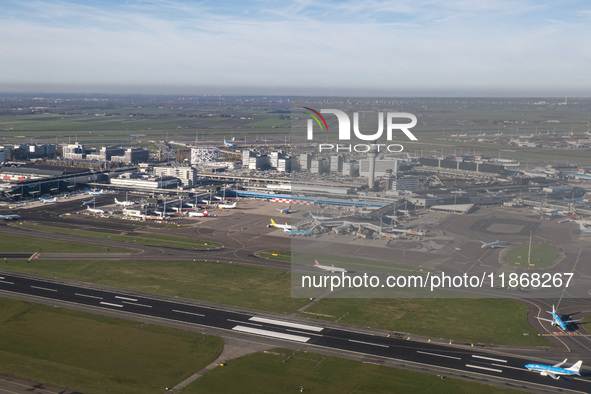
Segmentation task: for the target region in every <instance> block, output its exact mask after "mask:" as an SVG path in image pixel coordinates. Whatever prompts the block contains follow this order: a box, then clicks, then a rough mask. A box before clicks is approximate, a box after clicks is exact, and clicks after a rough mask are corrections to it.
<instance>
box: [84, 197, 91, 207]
mask: <svg viewBox="0 0 591 394" xmlns="http://www.w3.org/2000/svg"><path fill="white" fill-rule="evenodd" d="M93 202H94V198H93V199H92V200H88V201H82V206H85V205H90V204H92V203H93Z"/></svg>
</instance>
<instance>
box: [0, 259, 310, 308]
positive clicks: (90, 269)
mask: <svg viewBox="0 0 591 394" xmlns="http://www.w3.org/2000/svg"><path fill="white" fill-rule="evenodd" d="M2 268H4V269H10V270H15V271H21V272H28V273H33V274H38V275H44V276H57V277H60V278H65V279H73V280H80V281H85V282H91V283H99V284H103V285H109V286H115V287H121V288H125V289H132V290H138V291H145V292H149V293H157V294H165V295H172V296H179V297H186V298H193V299H197V300H203V301H210V302H217V303H221V304H227V305H236V306H241V307H245V308H253V309H260V310H267V311H271V312H278V313H292V312H294V311H295V310H297V309H298V308H299V307H301V306H303V305H305V304H306V303H307V301H306V300H304V299H298V298H291V297H290V276H289V273H288V272H286V271H279V270H273V269H263V268H254V267H245V266H241V265H234V264H227V263H216V262H205V261H196V262H194V261H91V260H88V261H44V260H37V261H35V262H33V263H30V264H21V263H17V262H12V261H8V262H6V263H3V264H2Z"/></svg>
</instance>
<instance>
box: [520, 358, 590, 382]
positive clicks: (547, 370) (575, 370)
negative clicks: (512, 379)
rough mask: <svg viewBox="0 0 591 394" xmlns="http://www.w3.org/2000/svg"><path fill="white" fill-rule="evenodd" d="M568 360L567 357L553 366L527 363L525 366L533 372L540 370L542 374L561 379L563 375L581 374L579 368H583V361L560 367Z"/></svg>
mask: <svg viewBox="0 0 591 394" xmlns="http://www.w3.org/2000/svg"><path fill="white" fill-rule="evenodd" d="M566 360H567V359H566V358H565V359H564V361H563V362H561V363H558V364H554V365H552V366H550V365H544V364H527V365H526V366H525V368H527V369H528V370H530V371H533V372H539V373H540V375H542V376H550V377H551V378H552V379H560V376H561V375H567V376H570V375H577V376H581V374H580V373H579V370H580V369H581V365H582V364H583V361H581V360H579V361H577V362H576V363H574V364H573V365H572V367H569V368H560V367H561V366H562V364H564V363H565V362H566Z"/></svg>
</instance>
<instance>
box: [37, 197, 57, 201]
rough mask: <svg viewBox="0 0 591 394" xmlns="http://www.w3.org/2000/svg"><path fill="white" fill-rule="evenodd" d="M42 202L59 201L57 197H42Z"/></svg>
mask: <svg viewBox="0 0 591 394" xmlns="http://www.w3.org/2000/svg"><path fill="white" fill-rule="evenodd" d="M40 200H41V202H57V197H54V198H40Z"/></svg>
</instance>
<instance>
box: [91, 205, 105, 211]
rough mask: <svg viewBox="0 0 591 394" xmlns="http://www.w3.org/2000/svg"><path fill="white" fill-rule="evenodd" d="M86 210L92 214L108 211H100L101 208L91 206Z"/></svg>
mask: <svg viewBox="0 0 591 394" xmlns="http://www.w3.org/2000/svg"><path fill="white" fill-rule="evenodd" d="M86 209H87V210H88V211H90V212H92V213H107V212H106V211H104V210H102V209H100V208H91V207H90V206H88V205H87V206H86Z"/></svg>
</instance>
